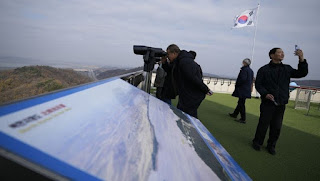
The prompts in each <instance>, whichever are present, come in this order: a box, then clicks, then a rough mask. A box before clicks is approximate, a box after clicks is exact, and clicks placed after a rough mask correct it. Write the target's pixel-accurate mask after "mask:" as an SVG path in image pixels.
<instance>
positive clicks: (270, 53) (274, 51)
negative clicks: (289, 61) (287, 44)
mask: <svg viewBox="0 0 320 181" xmlns="http://www.w3.org/2000/svg"><path fill="white" fill-rule="evenodd" d="M278 49H281V48H272V49H271V50H270V51H269V57H270V59H272V58H271V55H273V54H275V53H276V51H277V50H278Z"/></svg>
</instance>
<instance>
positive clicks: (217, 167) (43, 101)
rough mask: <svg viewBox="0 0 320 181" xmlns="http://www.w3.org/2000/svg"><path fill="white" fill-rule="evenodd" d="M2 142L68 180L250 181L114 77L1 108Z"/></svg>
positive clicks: (216, 147)
mask: <svg viewBox="0 0 320 181" xmlns="http://www.w3.org/2000/svg"><path fill="white" fill-rule="evenodd" d="M0 140H1V143H0V147H1V150H2V152H1V153H2V156H4V157H6V155H15V156H16V157H17V158H22V159H23V160H24V161H25V162H29V163H31V164H24V165H29V167H33V166H32V165H37V166H38V167H39V168H41V169H39V168H32V169H33V170H36V171H37V172H40V173H41V174H44V175H48V174H46V172H44V170H47V171H49V172H51V173H54V174H56V175H57V176H61V177H62V178H66V179H71V180H175V181H179V180H180V181H186V180H250V178H249V177H248V175H247V174H246V173H245V172H244V171H243V170H242V169H241V168H240V167H239V165H238V164H237V163H236V162H235V161H234V160H233V159H232V157H231V156H230V155H229V154H228V153H227V152H226V150H225V149H224V148H223V147H222V146H221V145H220V144H219V143H218V142H217V141H216V139H215V138H214V137H213V136H212V135H211V134H210V133H209V132H208V130H207V129H206V128H205V127H204V126H203V125H202V124H201V122H200V121H199V120H197V119H195V118H193V117H191V116H189V115H187V114H185V113H183V112H181V111H179V110H177V109H176V108H174V107H171V106H169V105H168V104H166V103H164V102H162V101H160V100H158V99H157V98H155V97H153V96H152V95H149V94H147V93H145V92H143V91H142V90H140V89H138V88H136V87H134V86H132V85H130V84H128V83H127V82H125V81H123V80H121V79H118V78H114V79H107V80H102V81H98V82H94V83H91V84H87V85H83V86H79V87H75V88H71V89H67V90H62V91H59V92H55V93H51V94H47V95H43V96H39V97H36V98H33V99H28V100H24V101H20V102H16V103H12V104H8V105H4V106H2V107H0Z"/></svg>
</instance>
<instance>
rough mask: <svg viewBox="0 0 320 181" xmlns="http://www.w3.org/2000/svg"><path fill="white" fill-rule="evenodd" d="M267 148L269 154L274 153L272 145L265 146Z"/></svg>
mask: <svg viewBox="0 0 320 181" xmlns="http://www.w3.org/2000/svg"><path fill="white" fill-rule="evenodd" d="M267 150H268V152H269V153H270V154H271V155H275V154H276V150H275V149H274V148H273V147H267Z"/></svg>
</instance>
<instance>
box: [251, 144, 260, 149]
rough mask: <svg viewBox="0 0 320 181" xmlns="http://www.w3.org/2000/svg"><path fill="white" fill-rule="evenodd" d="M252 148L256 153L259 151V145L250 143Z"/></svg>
mask: <svg viewBox="0 0 320 181" xmlns="http://www.w3.org/2000/svg"><path fill="white" fill-rule="evenodd" d="M252 148H253V149H255V150H256V151H260V149H261V147H260V145H258V144H256V143H252Z"/></svg>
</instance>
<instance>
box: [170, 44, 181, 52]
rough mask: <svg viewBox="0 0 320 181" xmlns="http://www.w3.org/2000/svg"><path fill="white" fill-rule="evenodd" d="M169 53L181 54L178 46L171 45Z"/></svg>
mask: <svg viewBox="0 0 320 181" xmlns="http://www.w3.org/2000/svg"><path fill="white" fill-rule="evenodd" d="M167 51H170V52H172V53H180V48H179V47H178V46H177V45H176V44H171V45H169V46H168V48H167Z"/></svg>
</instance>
